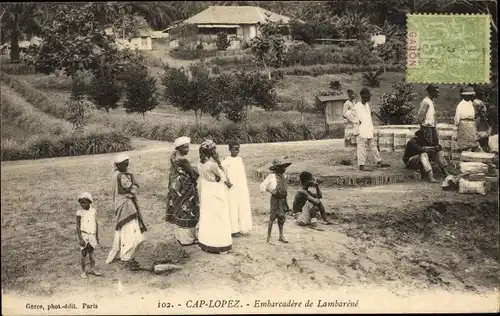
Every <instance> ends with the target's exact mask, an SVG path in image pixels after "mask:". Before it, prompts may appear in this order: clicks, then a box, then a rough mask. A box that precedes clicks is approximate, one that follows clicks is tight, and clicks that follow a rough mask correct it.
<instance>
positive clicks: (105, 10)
mask: <svg viewBox="0 0 500 316" xmlns="http://www.w3.org/2000/svg"><path fill="white" fill-rule="evenodd" d="M94 5H95V6H94V10H95V14H96V17H97V20H98V21H99V23H100V24H101V25H107V24H110V23H113V22H116V21H113V19H114V17H117V16H123V15H124V14H127V15H135V16H142V17H143V18H144V19H145V20H146V21H147V22H148V25H149V26H150V27H151V28H152V29H155V30H162V29H165V28H166V27H167V26H169V25H170V24H172V23H173V22H174V21H176V20H178V12H177V9H176V7H175V3H172V2H170V1H168V2H161V1H151V2H131V1H119V2H95V3H94Z"/></svg>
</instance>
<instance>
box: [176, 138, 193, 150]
mask: <svg viewBox="0 0 500 316" xmlns="http://www.w3.org/2000/svg"><path fill="white" fill-rule="evenodd" d="M189 143H191V138H189V137H187V136H181V137H179V138H177V139H176V140H175V141H174V148H177V147H179V146H182V145H185V144H189Z"/></svg>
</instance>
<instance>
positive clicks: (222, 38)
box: [216, 32, 231, 50]
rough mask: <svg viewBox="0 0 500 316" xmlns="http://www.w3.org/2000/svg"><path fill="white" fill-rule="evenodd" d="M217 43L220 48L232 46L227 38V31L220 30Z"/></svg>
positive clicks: (224, 48)
mask: <svg viewBox="0 0 500 316" xmlns="http://www.w3.org/2000/svg"><path fill="white" fill-rule="evenodd" d="M216 45H217V49H218V50H226V49H227V48H228V47H229V46H231V43H230V42H229V39H228V38H227V33H226V32H220V33H218V34H217V42H216Z"/></svg>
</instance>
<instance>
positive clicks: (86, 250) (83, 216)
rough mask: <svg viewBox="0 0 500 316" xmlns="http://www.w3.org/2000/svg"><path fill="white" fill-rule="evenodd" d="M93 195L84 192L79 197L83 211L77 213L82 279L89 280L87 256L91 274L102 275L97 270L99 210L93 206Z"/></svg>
mask: <svg viewBox="0 0 500 316" xmlns="http://www.w3.org/2000/svg"><path fill="white" fill-rule="evenodd" d="M92 202H93V199H92V195H91V194H90V193H88V192H83V193H82V194H80V195H79V196H78V203H80V206H81V209H79V210H78V211H77V212H76V233H77V236H78V241H79V243H80V254H81V264H82V274H81V276H82V278H84V279H86V278H87V271H86V269H85V260H86V258H87V255H88V256H89V261H90V271H89V273H90V274H93V275H96V276H100V275H101V273H99V272H97V271H96V270H95V260H94V249H95V248H96V247H97V245H98V243H99V232H98V225H97V210H96V209H95V208H94V207H93V206H92Z"/></svg>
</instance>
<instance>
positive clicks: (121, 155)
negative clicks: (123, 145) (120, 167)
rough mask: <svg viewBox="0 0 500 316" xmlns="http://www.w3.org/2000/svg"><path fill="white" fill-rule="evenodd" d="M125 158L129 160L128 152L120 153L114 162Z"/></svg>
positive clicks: (122, 160)
mask: <svg viewBox="0 0 500 316" xmlns="http://www.w3.org/2000/svg"><path fill="white" fill-rule="evenodd" d="M125 160H129V157H128V155H127V154H126V153H119V154H118V155H116V156H115V157H114V158H113V164H117V163H120V162H124V161H125Z"/></svg>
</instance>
